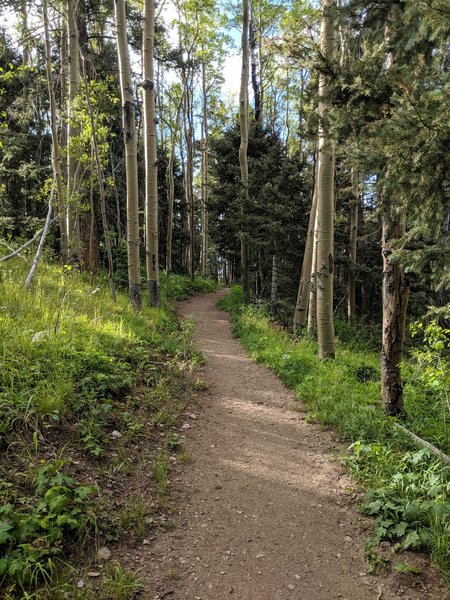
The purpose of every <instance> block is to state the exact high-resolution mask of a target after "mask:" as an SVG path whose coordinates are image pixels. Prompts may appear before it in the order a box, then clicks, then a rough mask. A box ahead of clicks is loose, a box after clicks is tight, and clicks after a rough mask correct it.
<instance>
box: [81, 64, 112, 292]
mask: <svg viewBox="0 0 450 600" xmlns="http://www.w3.org/2000/svg"><path fill="white" fill-rule="evenodd" d="M83 67H84V69H83V75H84V91H85V95H86V107H87V111H88V114H89V121H90V124H91V132H92V151H93V155H94V158H95V165H96V168H97V177H98V186H99V187H98V190H99V194H100V212H101V215H102V226H103V235H104V240H105V249H106V256H107V259H108V283H109V289H110V292H111V298H112V299H113V300H114V301H115V300H116V286H115V285H114V261H113V257H112V251H111V240H110V237H109V228H108V219H107V216H106V199H105V188H104V186H105V182H106V177H105V173H104V171H103V165H102V163H101V160H100V154H99V148H98V139H97V129H96V125H95V119H94V113H93V110H92V105H91V99H90V97H89V84H88V79H87V72H86V63H85V61H83ZM91 177H92V173H91Z"/></svg>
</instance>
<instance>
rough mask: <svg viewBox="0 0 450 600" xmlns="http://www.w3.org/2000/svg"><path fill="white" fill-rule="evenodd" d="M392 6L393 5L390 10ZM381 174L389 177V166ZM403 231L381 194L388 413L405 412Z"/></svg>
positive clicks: (390, 58) (401, 217) (399, 213)
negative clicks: (396, 256)
mask: <svg viewBox="0 0 450 600" xmlns="http://www.w3.org/2000/svg"><path fill="white" fill-rule="evenodd" d="M395 10H396V6H395V5H394V7H393V11H395ZM397 18H398V15H397V14H396V13H395V12H392V13H391V15H390V17H389V21H388V24H387V25H386V30H385V39H386V42H387V45H388V46H389V42H390V37H391V27H392V23H393V22H394V20H396V19H397ZM393 63H394V54H393V52H392V51H390V52H388V55H387V59H386V70H387V71H389V70H390V69H391V68H392V66H393ZM384 176H385V178H386V179H389V177H390V174H389V167H388V166H387V167H386V169H385V173H384ZM404 234H405V214H404V211H403V210H402V209H398V208H397V206H396V202H395V199H394V198H391V197H383V198H382V238H381V251H382V255H383V282H382V293H383V334H382V340H381V400H382V403H383V406H384V409H385V411H386V412H387V413H388V414H389V415H392V416H399V417H404V416H405V406H404V399H403V384H402V378H401V369H400V363H401V361H402V358H403V346H404V343H405V328H406V309H407V306H408V297H409V287H408V284H407V281H406V279H405V275H404V272H403V268H402V266H401V265H400V264H399V263H398V262H397V261H396V260H393V256H392V254H393V251H394V247H395V244H396V241H397V240H399V239H401V238H402V237H403V235H404Z"/></svg>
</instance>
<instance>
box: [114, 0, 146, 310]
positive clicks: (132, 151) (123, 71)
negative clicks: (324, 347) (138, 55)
mask: <svg viewBox="0 0 450 600" xmlns="http://www.w3.org/2000/svg"><path fill="white" fill-rule="evenodd" d="M114 1H115V9H116V10H115V12H116V27H117V51H118V60H119V76H120V91H121V97H122V123H123V135H124V143H125V170H126V179H127V244H128V282H129V293H130V302H131V304H132V306H133V307H134V308H135V309H136V310H141V308H142V291H141V272H140V253H139V197H138V169H137V144H136V122H135V110H136V107H135V101H134V95H133V85H132V81H131V66H130V55H129V50H128V39H127V21H126V12H125V0H114Z"/></svg>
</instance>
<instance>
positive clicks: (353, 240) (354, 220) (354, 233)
mask: <svg viewBox="0 0 450 600" xmlns="http://www.w3.org/2000/svg"><path fill="white" fill-rule="evenodd" d="M351 177H352V192H353V200H352V202H351V211H350V256H349V258H350V268H349V273H348V322H349V324H350V325H351V326H352V327H354V325H355V324H356V268H357V263H356V259H357V243H358V213H359V185H358V177H357V174H356V173H355V171H354V170H353V169H352V174H351Z"/></svg>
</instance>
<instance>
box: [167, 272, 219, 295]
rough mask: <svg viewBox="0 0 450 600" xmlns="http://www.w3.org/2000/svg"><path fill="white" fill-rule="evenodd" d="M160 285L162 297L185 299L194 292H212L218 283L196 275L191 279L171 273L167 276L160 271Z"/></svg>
mask: <svg viewBox="0 0 450 600" xmlns="http://www.w3.org/2000/svg"><path fill="white" fill-rule="evenodd" d="M161 286H162V290H163V297H164V298H165V299H166V300H176V301H181V300H187V298H189V296H192V295H193V294H195V293H205V292H214V291H216V290H217V289H218V284H217V282H216V281H214V280H213V279H209V278H207V277H201V276H200V275H196V276H195V277H194V279H191V278H190V277H188V276H187V275H176V274H172V275H170V276H169V277H168V276H167V275H166V274H165V272H162V273H161Z"/></svg>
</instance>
